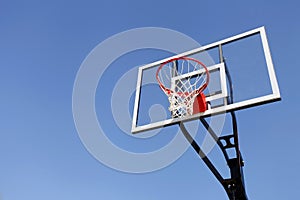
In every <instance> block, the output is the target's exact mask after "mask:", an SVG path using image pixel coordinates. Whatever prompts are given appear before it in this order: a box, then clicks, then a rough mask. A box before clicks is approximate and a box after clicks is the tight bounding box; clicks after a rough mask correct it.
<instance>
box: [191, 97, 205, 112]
mask: <svg viewBox="0 0 300 200" xmlns="http://www.w3.org/2000/svg"><path fill="white" fill-rule="evenodd" d="M206 110H207V103H206V97H205V95H204V94H203V93H202V92H201V93H200V94H198V95H197V97H196V98H195V101H194V105H193V114H197V113H199V112H204V111H206Z"/></svg>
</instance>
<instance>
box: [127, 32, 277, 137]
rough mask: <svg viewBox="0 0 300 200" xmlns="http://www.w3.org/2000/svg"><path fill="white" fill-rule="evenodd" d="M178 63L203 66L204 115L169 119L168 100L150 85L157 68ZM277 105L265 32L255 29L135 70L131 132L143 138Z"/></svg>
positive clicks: (274, 82)
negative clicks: (159, 130) (206, 79)
mask: <svg viewBox="0 0 300 200" xmlns="http://www.w3.org/2000/svg"><path fill="white" fill-rule="evenodd" d="M181 57H187V58H193V59H197V60H200V61H201V62H203V63H204V64H205V65H206V66H207V69H208V71H209V74H210V81H209V84H208V86H207V88H206V89H205V90H204V91H203V93H204V94H205V96H206V101H207V102H208V103H209V107H208V108H207V109H206V110H205V111H204V112H199V113H194V114H192V115H188V116H183V117H177V118H174V117H172V114H171V112H170V111H169V109H168V108H169V106H170V102H169V101H168V97H167V96H166V95H165V94H164V92H163V91H162V90H161V88H160V86H159V85H158V83H157V84H154V83H155V82H156V80H155V76H156V72H157V69H158V68H159V67H160V66H161V65H162V64H163V63H165V62H167V61H169V60H171V59H175V58H181ZM197 73H203V71H202V72H201V70H199V72H197ZM187 74H188V73H187ZM183 78H185V75H181V76H177V77H174V78H171V80H170V82H174V81H177V80H179V79H183ZM149 80H150V81H149ZM147 83H152V84H147ZM277 100H280V92H279V87H278V83H277V79H276V75H275V71H274V67H273V62H272V58H271V54H270V50H269V45H268V41H267V36H266V32H265V28H264V27H260V28H257V29H254V30H251V31H248V32H245V33H242V34H239V35H236V36H233V37H229V38H227V39H223V40H221V41H218V42H214V43H212V44H208V45H205V46H202V47H199V48H196V49H193V50H190V51H187V52H184V53H181V54H178V55H174V56H172V57H169V58H166V59H163V60H160V61H156V62H153V63H150V64H147V65H144V66H141V67H139V70H138V77H137V86H136V93H135V101H134V109H133V121H132V130H131V131H132V133H138V132H143V131H147V130H152V129H157V128H161V127H165V126H169V125H173V124H176V123H179V122H181V121H190V120H194V119H197V118H199V117H208V116H212V115H218V114H221V113H226V112H229V111H236V110H240V109H245V108H249V107H253V106H258V105H262V104H266V103H270V102H274V101H277ZM149 109H150V110H151V109H156V110H155V111H154V114H155V116H149V113H148V110H149Z"/></svg>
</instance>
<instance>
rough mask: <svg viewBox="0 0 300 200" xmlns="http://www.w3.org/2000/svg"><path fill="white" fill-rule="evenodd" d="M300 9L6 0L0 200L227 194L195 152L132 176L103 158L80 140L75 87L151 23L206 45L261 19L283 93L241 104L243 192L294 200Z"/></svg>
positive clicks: (1, 27)
mask: <svg viewBox="0 0 300 200" xmlns="http://www.w3.org/2000/svg"><path fill="white" fill-rule="evenodd" d="M298 8H299V3H298V2H297V1H290V0H287V1H276V2H274V1H258V0H254V1H247V2H241V1H185V2H181V1H164V2H161V1H156V0H154V1H147V2H142V1H114V0H111V1H109V2H108V1H106V2H104V1H78V0H77V1H64V2H62V1H57V0H53V1H44V2H42V1H33V0H29V1H8V0H3V1H1V2H0V67H1V73H0V89H1V94H2V95H1V98H0V111H1V115H0V117H1V122H2V123H1V125H0V134H1V140H0V158H1V167H0V199H1V198H2V199H3V200H6V199H9V200H17V199H21V198H22V199H30V200H35V199H44V200H47V199H73V200H77V199H78V200H79V199H89V200H94V199H112V200H114V199H131V200H135V199H143V200H153V199H186V198H198V199H226V194H225V192H224V191H223V188H222V187H221V186H220V184H219V183H218V182H217V181H216V180H215V178H214V177H213V176H212V174H211V173H210V172H209V171H208V169H207V168H206V166H205V165H204V164H203V163H202V161H201V160H199V159H198V157H197V156H196V155H195V153H194V152H193V150H192V149H188V150H187V151H186V152H185V154H184V155H183V156H182V157H181V158H180V159H178V160H177V161H176V162H175V163H173V164H172V165H170V166H169V167H166V168H164V169H162V170H159V171H156V172H153V173H147V174H129V173H123V172H119V171H116V170H113V169H111V168H108V167H106V166H105V165H103V164H101V163H100V162H98V161H97V160H96V159H95V158H94V157H93V156H91V155H90V154H89V152H88V151H87V150H86V149H85V147H84V146H83V144H82V143H81V141H80V139H79V136H78V134H77V130H76V128H75V125H74V121H73V115H72V91H73V84H74V81H75V78H76V73H77V71H78V70H79V67H80V65H81V63H82V62H83V60H84V59H85V57H86V56H87V55H88V54H89V52H90V51H91V50H92V49H93V48H94V47H95V46H96V45H98V44H99V43H100V42H102V41H104V40H105V39H107V38H108V37H110V36H112V35H114V34H117V33H119V32H122V31H126V30H128V29H132V28H138V27H148V26H151V27H164V28H169V29H173V30H176V31H180V32H182V33H184V34H186V35H188V36H190V37H191V38H193V39H195V40H196V41H198V42H199V43H201V44H207V43H210V42H213V41H216V40H219V39H222V38H224V37H228V36H231V35H233V34H237V33H241V32H244V31H247V30H250V29H253V28H256V27H260V26H265V27H266V29H267V33H268V39H269V44H270V48H271V52H272V56H273V62H274V66H275V69H276V72H277V77H278V81H279V86H280V89H281V95H282V101H281V102H277V103H273V104H270V105H266V106H262V107H259V108H253V109H249V110H245V111H239V112H237V117H238V123H239V132H240V144H241V151H242V153H243V157H244V160H245V168H244V173H245V180H246V189H247V194H248V196H249V199H256V200H258V199H274V200H275V199H296V198H298V196H299V192H298V188H299V186H300V184H299V181H298V180H299V178H300V177H299V173H297V172H298V169H299V167H298V166H299V164H300V161H299V159H298V152H299V151H300V146H299V128H298V125H299V124H298V123H299V114H300V109H299V106H298V102H299V101H298V98H297V97H300V96H299V95H298V92H297V88H298V85H299V84H297V80H298V79H299V78H298V73H299V72H300V70H299V69H298V67H297V66H298V62H297V61H298V56H297V52H298V49H299V48H298V43H299V34H300V24H299V22H298V18H299V14H298V13H299V12H298ZM116 73H117V72H116ZM114 134H119V133H118V132H115V133H114ZM128 144H131V143H130V142H129V143H128ZM124 145H125V146H126V143H125V144H124ZM147 148H151V146H147ZM106 153H107V154H109V152H106ZM215 159H218V157H215Z"/></svg>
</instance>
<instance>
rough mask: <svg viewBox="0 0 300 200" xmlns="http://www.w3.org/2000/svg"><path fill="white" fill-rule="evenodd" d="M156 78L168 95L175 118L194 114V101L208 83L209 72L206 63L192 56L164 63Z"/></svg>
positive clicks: (170, 108)
mask: <svg viewBox="0 0 300 200" xmlns="http://www.w3.org/2000/svg"><path fill="white" fill-rule="evenodd" d="M156 78H157V80H158V82H159V84H160V86H161V88H162V90H163V91H164V92H165V94H166V95H167V96H168V100H169V102H170V107H169V110H170V111H171V114H172V117H173V118H179V117H184V116H189V115H192V114H193V109H194V101H195V98H196V97H197V95H198V94H199V93H200V92H202V91H203V90H204V89H205V87H206V86H207V84H208V79H209V74H208V71H207V69H206V67H205V65H204V64H202V63H201V62H199V61H197V60H195V59H191V58H185V57H184V58H180V59H176V60H171V61H170V62H167V63H164V64H162V65H161V66H160V67H159V69H158V71H157V74H156Z"/></svg>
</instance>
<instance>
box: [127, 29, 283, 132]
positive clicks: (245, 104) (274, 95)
mask: <svg viewBox="0 0 300 200" xmlns="http://www.w3.org/2000/svg"><path fill="white" fill-rule="evenodd" d="M255 34H259V35H260V39H261V42H262V47H263V51H264V55H265V61H266V64H267V70H268V74H269V80H270V85H271V90H272V92H271V94H268V95H264V96H261V97H257V98H253V99H249V100H244V101H241V102H237V103H233V104H229V105H224V106H221V107H216V108H212V109H208V110H206V111H205V112H203V113H198V114H195V115H192V116H186V117H182V118H174V119H166V120H162V121H158V122H154V123H151V124H146V125H142V126H138V125H137V119H138V108H139V104H140V93H141V87H142V85H141V84H142V77H143V72H144V70H146V69H150V68H153V67H156V66H158V65H160V64H162V63H164V62H166V61H168V60H170V59H173V58H179V57H188V56H192V55H194V54H196V53H200V52H203V51H205V50H208V49H211V48H214V47H218V46H220V45H224V44H228V43H231V42H234V41H236V40H239V39H242V38H246V37H250V36H252V35H255ZM224 81H226V78H225V80H224ZM280 99H281V96H280V91H279V87H278V82H277V78H276V74H275V70H274V66H273V62H272V58H271V53H270V49H269V44H268V40H267V36H266V31H265V28H264V27H260V28H257V29H254V30H251V31H248V32H245V33H242V34H239V35H236V36H233V37H230V38H227V39H224V40H221V41H218V42H214V43H212V44H209V45H206V46H202V47H199V48H196V49H193V50H190V51H187V52H184V53H181V54H178V55H176V56H173V57H170V58H166V59H163V60H160V61H156V62H153V63H150V64H147V65H144V66H141V67H140V68H139V70H138V78H137V87H136V94H135V103H134V110H133V120H132V129H131V132H132V133H133V134H135V133H139V132H142V131H147V130H152V129H157V128H161V127H165V126H169V125H173V124H176V123H179V122H181V121H190V120H194V119H198V118H199V117H208V116H212V115H217V114H221V113H225V112H230V111H235V110H240V109H245V108H249V107H254V106H257V105H262V104H266V103H270V102H274V101H278V100H280Z"/></svg>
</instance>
